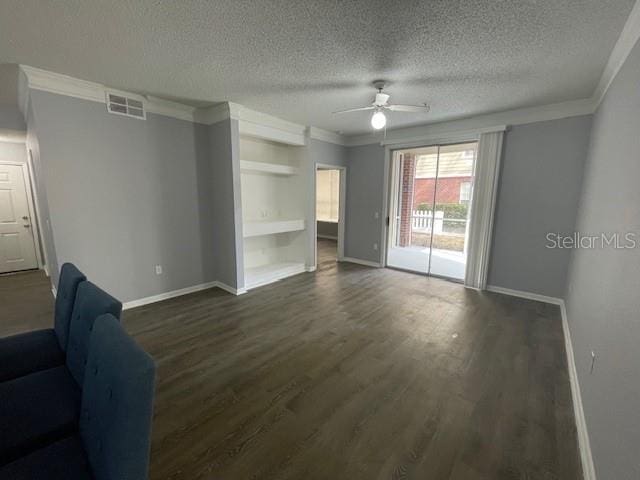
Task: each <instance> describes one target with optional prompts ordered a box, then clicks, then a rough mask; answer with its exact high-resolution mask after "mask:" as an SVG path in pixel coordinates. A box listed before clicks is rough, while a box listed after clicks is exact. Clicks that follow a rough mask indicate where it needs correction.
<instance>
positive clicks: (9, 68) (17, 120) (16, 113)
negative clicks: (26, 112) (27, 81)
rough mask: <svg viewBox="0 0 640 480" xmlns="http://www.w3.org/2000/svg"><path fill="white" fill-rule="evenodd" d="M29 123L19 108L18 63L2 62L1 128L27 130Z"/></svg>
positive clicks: (0, 71) (0, 86)
mask: <svg viewBox="0 0 640 480" xmlns="http://www.w3.org/2000/svg"><path fill="white" fill-rule="evenodd" d="M26 128H27V125H26V124H25V119H24V117H23V116H22V113H21V112H20V110H19V109H18V65H17V64H15V63H2V64H0V129H8V130H22V131H24V130H26Z"/></svg>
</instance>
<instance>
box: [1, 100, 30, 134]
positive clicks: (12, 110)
mask: <svg viewBox="0 0 640 480" xmlns="http://www.w3.org/2000/svg"><path fill="white" fill-rule="evenodd" d="M0 129H8V130H22V131H24V130H26V129H27V124H26V123H25V122H24V117H23V116H22V113H21V112H20V110H19V109H18V107H17V106H15V105H0Z"/></svg>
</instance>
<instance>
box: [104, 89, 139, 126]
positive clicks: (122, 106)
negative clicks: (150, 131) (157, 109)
mask: <svg viewBox="0 0 640 480" xmlns="http://www.w3.org/2000/svg"><path fill="white" fill-rule="evenodd" d="M107 110H108V111H109V112H110V113H115V114H116V115H125V116H127V117H133V118H139V119H141V120H145V119H146V118H147V113H146V112H145V109H144V102H143V101H142V99H136V98H131V97H127V96H124V95H121V94H118V93H111V92H107Z"/></svg>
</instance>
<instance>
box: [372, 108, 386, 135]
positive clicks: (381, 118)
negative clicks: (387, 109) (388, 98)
mask: <svg viewBox="0 0 640 480" xmlns="http://www.w3.org/2000/svg"><path fill="white" fill-rule="evenodd" d="M386 124H387V117H386V115H385V114H384V113H383V112H381V111H380V110H378V111H377V112H375V113H374V114H373V115H371V126H372V127H373V128H374V129H375V130H380V129H381V128H384V126H385V125H386Z"/></svg>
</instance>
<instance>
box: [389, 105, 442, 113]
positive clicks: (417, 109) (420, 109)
mask: <svg viewBox="0 0 640 480" xmlns="http://www.w3.org/2000/svg"><path fill="white" fill-rule="evenodd" d="M385 108H388V109H389V110H391V111H392V112H413V113H427V112H428V111H429V110H431V108H430V107H429V105H387V106H386V107H385Z"/></svg>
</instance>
